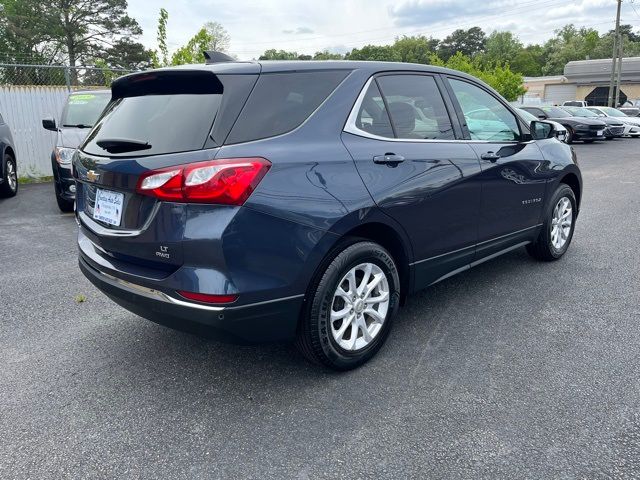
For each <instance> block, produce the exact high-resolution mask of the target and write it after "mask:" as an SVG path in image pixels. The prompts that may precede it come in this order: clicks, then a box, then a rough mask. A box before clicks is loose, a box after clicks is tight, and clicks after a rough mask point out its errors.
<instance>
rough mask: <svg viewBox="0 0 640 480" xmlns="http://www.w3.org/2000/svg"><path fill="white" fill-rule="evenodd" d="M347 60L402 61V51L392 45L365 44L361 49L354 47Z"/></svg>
mask: <svg viewBox="0 0 640 480" xmlns="http://www.w3.org/2000/svg"><path fill="white" fill-rule="evenodd" d="M345 58H346V59H347V60H375V61H382V62H400V61H401V60H402V57H401V56H400V53H399V52H398V51H397V50H396V49H394V48H393V46H391V45H383V46H380V45H365V46H364V47H362V48H361V49H357V48H354V49H353V50H351V52H350V53H347V55H346V56H345Z"/></svg>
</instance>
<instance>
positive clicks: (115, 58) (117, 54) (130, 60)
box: [96, 39, 153, 70]
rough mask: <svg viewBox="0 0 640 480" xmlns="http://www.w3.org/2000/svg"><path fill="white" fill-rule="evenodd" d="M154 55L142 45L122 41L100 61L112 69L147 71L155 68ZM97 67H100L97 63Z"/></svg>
mask: <svg viewBox="0 0 640 480" xmlns="http://www.w3.org/2000/svg"><path fill="white" fill-rule="evenodd" d="M152 54H153V52H152V51H151V50H147V49H146V48H145V47H144V45H142V44H141V43H138V42H134V41H132V40H130V39H121V40H117V41H116V42H115V43H114V44H113V46H112V47H110V48H108V49H107V50H106V51H105V55H104V58H103V59H99V60H100V61H101V62H103V63H104V65H106V66H108V67H112V68H122V69H128V70H145V69H148V68H151V67H152V66H153V62H152ZM96 66H98V62H97V61H96Z"/></svg>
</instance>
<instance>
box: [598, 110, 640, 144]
mask: <svg viewBox="0 0 640 480" xmlns="http://www.w3.org/2000/svg"><path fill="white" fill-rule="evenodd" d="M587 109H589V110H591V111H592V112H594V113H597V114H598V115H599V116H601V117H616V118H617V119H618V120H620V121H621V122H622V123H624V133H623V134H622V136H623V137H640V117H630V116H628V115H627V114H625V113H624V112H621V111H620V110H618V109H617V108H613V107H587Z"/></svg>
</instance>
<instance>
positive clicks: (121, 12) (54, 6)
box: [41, 0, 142, 67]
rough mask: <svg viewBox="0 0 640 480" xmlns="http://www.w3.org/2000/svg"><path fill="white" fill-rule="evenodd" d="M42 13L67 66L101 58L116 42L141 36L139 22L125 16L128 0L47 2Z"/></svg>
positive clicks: (64, 0) (43, 4) (60, 0)
mask: <svg viewBox="0 0 640 480" xmlns="http://www.w3.org/2000/svg"><path fill="white" fill-rule="evenodd" d="M41 6H42V7H41V8H42V14H43V15H44V17H45V18H46V19H47V21H49V22H52V24H51V25H50V26H49V28H47V31H49V32H50V35H51V40H52V42H53V44H54V45H55V47H56V48H57V49H58V50H59V51H60V52H63V53H64V56H65V57H66V59H67V61H68V62H69V65H70V66H71V67H75V66H76V65H77V64H78V63H79V62H80V63H87V60H93V59H94V58H95V57H102V56H103V55H104V53H105V52H106V50H108V49H109V48H111V47H113V46H114V44H116V42H117V41H119V40H122V39H130V38H131V37H135V36H137V35H140V34H142V29H141V28H140V25H138V22H136V21H135V20H134V19H133V18H131V17H130V16H129V15H127V0H92V1H91V2H87V1H86V0H49V1H48V2H42V3H41Z"/></svg>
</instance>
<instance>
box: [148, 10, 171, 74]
mask: <svg viewBox="0 0 640 480" xmlns="http://www.w3.org/2000/svg"><path fill="white" fill-rule="evenodd" d="M168 21H169V12H167V11H166V10H165V9H164V8H161V9H160V17H159V18H158V30H157V33H156V39H157V40H158V50H156V51H154V52H153V53H152V54H151V61H152V63H153V66H154V67H155V68H158V67H166V66H167V65H169V48H168V47H167V22H168Z"/></svg>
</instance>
